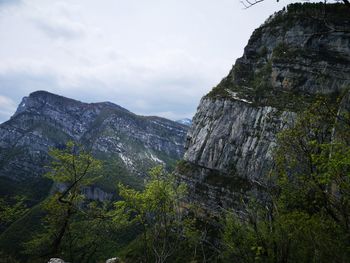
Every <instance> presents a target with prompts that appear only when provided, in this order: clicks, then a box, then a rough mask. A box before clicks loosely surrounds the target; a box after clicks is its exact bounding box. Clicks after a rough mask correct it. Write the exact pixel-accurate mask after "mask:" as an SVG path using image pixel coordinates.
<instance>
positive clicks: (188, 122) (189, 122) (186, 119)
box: [176, 118, 192, 126]
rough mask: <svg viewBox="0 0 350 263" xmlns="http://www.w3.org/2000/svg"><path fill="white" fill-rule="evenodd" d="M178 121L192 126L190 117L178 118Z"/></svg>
mask: <svg viewBox="0 0 350 263" xmlns="http://www.w3.org/2000/svg"><path fill="white" fill-rule="evenodd" d="M176 122H177V123H181V124H183V125H186V126H191V125H192V120H191V119H189V118H185V119H181V120H177V121H176Z"/></svg>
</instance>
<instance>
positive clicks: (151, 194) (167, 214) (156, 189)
mask: <svg viewBox="0 0 350 263" xmlns="http://www.w3.org/2000/svg"><path fill="white" fill-rule="evenodd" d="M185 194H186V187H185V185H184V184H183V183H180V184H178V183H177V182H176V181H175V178H174V176H173V175H172V174H169V173H167V172H165V170H164V168H163V167H162V166H157V167H155V168H153V169H152V170H151V171H150V180H149V181H148V182H147V183H146V185H145V189H144V190H143V191H137V190H134V189H131V188H128V187H125V186H124V185H122V184H120V185H119V195H120V196H121V197H122V198H123V200H122V201H118V202H116V203H115V207H116V210H115V211H114V220H115V221H116V222H117V223H119V224H121V223H122V222H124V223H125V224H136V225H141V226H142V229H143V233H142V241H143V249H144V253H143V258H144V260H146V261H148V262H149V261H151V262H159V263H160V262H165V261H166V260H167V259H168V258H169V257H170V256H172V255H174V254H175V252H178V249H179V245H180V243H181V239H182V238H183V232H184V223H185V221H184V213H183V211H182V208H181V203H182V202H183V201H184V198H185Z"/></svg>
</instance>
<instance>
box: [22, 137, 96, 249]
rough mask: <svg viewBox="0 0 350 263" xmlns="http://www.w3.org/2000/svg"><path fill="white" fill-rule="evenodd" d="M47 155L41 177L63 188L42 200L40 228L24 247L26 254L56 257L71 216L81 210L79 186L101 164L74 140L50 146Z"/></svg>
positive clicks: (91, 179) (90, 178)
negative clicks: (43, 213)
mask: <svg viewBox="0 0 350 263" xmlns="http://www.w3.org/2000/svg"><path fill="white" fill-rule="evenodd" d="M49 154H50V156H51V157H52V159H53V161H52V162H51V166H50V171H49V172H48V173H47V174H46V175H45V176H46V177H48V178H50V179H52V180H53V181H54V182H55V184H61V185H63V190H62V191H58V192H56V193H55V194H53V195H52V196H50V197H49V198H48V199H47V200H46V201H45V202H44V203H43V205H42V207H43V209H44V211H46V213H47V215H46V216H45V218H44V230H43V231H41V232H40V233H39V234H37V235H36V236H35V237H34V238H33V239H32V240H31V241H29V242H28V243H27V244H26V248H27V251H28V252H29V253H33V252H34V253H38V254H39V255H41V256H59V255H60V253H61V252H62V243H63V240H64V239H65V238H66V237H67V233H68V232H69V229H70V226H71V223H72V218H73V216H75V215H76V214H77V213H78V212H82V209H81V208H82V206H83V205H82V201H83V198H84V197H83V195H82V193H81V191H82V188H83V187H85V186H87V185H90V184H92V183H93V182H95V181H96V180H97V179H98V178H99V176H98V173H99V172H100V169H101V163H100V161H98V160H96V159H94V158H93V157H92V156H91V154H89V153H88V152H86V151H84V150H83V149H82V148H81V147H79V146H78V145H77V144H75V143H74V142H68V143H67V144H66V147H65V148H64V149H63V150H60V149H52V150H51V151H50V152H49Z"/></svg>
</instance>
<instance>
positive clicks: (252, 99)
mask: <svg viewBox="0 0 350 263" xmlns="http://www.w3.org/2000/svg"><path fill="white" fill-rule="evenodd" d="M325 11H326V12H325ZM349 87H350V16H349V10H348V9H346V8H345V7H344V6H342V5H336V4H335V5H327V6H326V10H325V7H324V5H322V4H304V5H302V4H294V5H290V6H288V8H287V9H284V10H282V11H280V12H278V13H276V14H274V15H273V16H271V17H270V18H269V19H267V21H266V22H265V23H264V24H263V25H262V26H260V27H259V28H258V29H256V30H255V31H254V33H253V34H252V36H251V38H250V40H249V42H248V44H247V46H246V47H245V49H244V54H243V56H242V57H241V58H239V59H237V61H236V63H235V65H234V66H233V68H232V69H231V71H230V72H229V74H228V76H227V77H226V78H224V79H223V80H222V81H221V83H219V85H218V86H217V87H215V88H214V89H213V90H212V91H211V92H210V93H209V94H207V95H206V96H204V97H203V98H202V100H201V102H200V104H199V107H198V109H197V113H196V115H195V116H194V118H193V125H192V127H191V129H190V131H189V133H188V136H187V141H186V152H185V155H184V161H183V162H182V163H181V164H180V165H179V167H178V171H179V176H180V177H181V178H182V180H183V181H185V182H187V184H188V185H189V187H190V191H189V192H190V193H191V198H192V199H193V200H194V201H197V202H198V203H200V204H201V205H202V206H203V207H204V208H207V209H209V210H211V211H219V210H220V208H221V207H232V206H234V205H235V202H236V201H237V198H239V195H240V194H242V193H243V194H244V193H246V192H247V191H255V190H256V187H254V186H256V185H259V182H261V181H263V180H264V177H265V176H266V175H267V173H268V172H269V171H270V169H271V167H272V166H273V161H272V150H273V148H274V147H275V145H276V135H277V133H278V132H280V131H281V130H282V129H284V128H285V127H288V126H289V125H292V123H293V121H294V120H295V117H296V116H297V114H298V112H300V111H302V110H304V109H306V108H307V107H308V105H310V103H312V102H313V101H314V100H315V98H316V96H318V95H321V96H327V97H336V96H337V94H339V93H341V92H344V91H346V90H347V89H348V88H349ZM254 189H255V190H254Z"/></svg>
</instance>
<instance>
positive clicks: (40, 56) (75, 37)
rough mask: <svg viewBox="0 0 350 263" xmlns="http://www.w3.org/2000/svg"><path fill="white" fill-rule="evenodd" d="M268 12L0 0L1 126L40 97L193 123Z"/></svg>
mask: <svg viewBox="0 0 350 263" xmlns="http://www.w3.org/2000/svg"><path fill="white" fill-rule="evenodd" d="M279 8H281V6H279V5H277V4H273V5H272V4H271V5H269V6H268V5H261V6H259V7H257V8H254V9H251V10H246V11H244V10H242V6H240V4H239V2H238V1H236V0H222V1H211V0H190V1H188V0H166V1H164V0H148V1H137V0H104V1H93V0H84V1H83V0H80V1H78V0H75V1H74V0H60V1H59V0H57V1H56V0H52V1H45V0H22V1H9V0H6V1H0V39H1V43H0V61H1V64H0V96H1V97H0V122H2V121H5V120H6V119H8V118H9V116H10V115H12V114H13V113H14V110H15V105H16V104H19V103H20V100H21V98H22V97H23V96H27V95H28V94H29V93H30V92H32V91H35V90H39V89H42V90H48V91H51V92H54V93H58V94H60V95H63V96H67V97H71V98H74V99H78V100H81V101H88V102H97V101H111V102H114V103H116V104H119V105H121V106H123V107H125V108H127V109H129V110H131V111H133V112H135V113H138V114H143V115H159V116H163V117H166V118H170V119H180V118H184V117H192V116H193V114H194V112H195V110H196V107H197V105H198V102H199V99H200V98H201V97H202V96H203V95H205V94H206V93H207V92H208V91H209V90H210V89H211V88H212V87H213V86H214V85H216V84H217V83H218V82H219V81H220V80H221V78H223V77H225V75H226V74H227V73H228V71H229V69H230V68H231V66H232V64H233V63H234V60H235V59H236V58H237V57H239V56H240V55H241V54H242V53H243V47H244V45H245V44H246V42H247V41H248V38H249V36H250V34H251V32H252V31H253V29H254V28H255V27H257V26H258V25H260V24H261V23H262V22H263V21H264V20H265V19H266V18H267V17H268V15H269V14H271V13H272V12H273V10H276V9H279Z"/></svg>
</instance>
